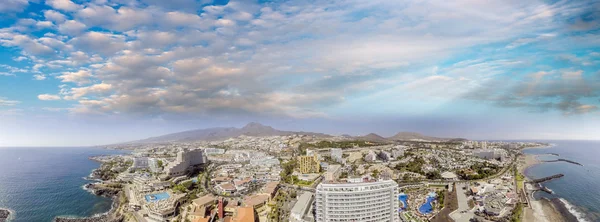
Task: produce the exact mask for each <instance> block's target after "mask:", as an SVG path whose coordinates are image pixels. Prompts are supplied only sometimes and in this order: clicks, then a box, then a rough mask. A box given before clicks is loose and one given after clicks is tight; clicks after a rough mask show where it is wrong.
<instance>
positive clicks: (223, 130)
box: [129, 122, 461, 144]
mask: <svg viewBox="0 0 600 222" xmlns="http://www.w3.org/2000/svg"><path fill="white" fill-rule="evenodd" d="M294 134H302V135H308V136H315V137H322V138H327V137H333V136H331V135H327V134H324V133H314V132H301V131H283V130H278V129H274V128H273V127H270V126H265V125H262V124H260V123H255V122H251V123H248V124H246V125H245V126H244V127H242V128H235V127H215V128H207V129H197V130H190V131H184V132H178V133H172V134H167V135H162V136H156V137H150V138H147V139H143V140H138V141H132V142H129V143H130V144H135V143H164V142H193V141H217V140H224V139H229V138H234V137H238V136H242V135H244V136H256V137H260V136H285V135H294ZM342 136H343V137H345V138H348V139H355V140H365V141H370V142H377V143H387V142H392V141H407V140H425V141H449V140H461V139H460V138H438V137H431V136H425V135H421V134H419V133H414V132H400V133H397V134H396V135H394V136H392V137H388V138H386V137H382V136H380V135H377V134H375V133H370V134H367V135H364V136H354V137H353V136H350V135H347V134H344V135H342Z"/></svg>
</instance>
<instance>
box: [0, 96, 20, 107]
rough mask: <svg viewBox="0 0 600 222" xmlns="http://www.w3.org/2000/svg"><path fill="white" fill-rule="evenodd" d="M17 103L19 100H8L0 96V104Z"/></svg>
mask: <svg viewBox="0 0 600 222" xmlns="http://www.w3.org/2000/svg"><path fill="white" fill-rule="evenodd" d="M19 103H21V102H19V101H16V100H8V99H6V98H4V97H0V106H14V105H17V104H19Z"/></svg>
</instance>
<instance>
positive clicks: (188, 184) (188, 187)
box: [173, 180, 196, 193]
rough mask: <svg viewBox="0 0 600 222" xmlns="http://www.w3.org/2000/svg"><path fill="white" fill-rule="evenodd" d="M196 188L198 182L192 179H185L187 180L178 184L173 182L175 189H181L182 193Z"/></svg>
mask: <svg viewBox="0 0 600 222" xmlns="http://www.w3.org/2000/svg"><path fill="white" fill-rule="evenodd" d="M195 188H196V184H195V183H194V182H192V181H191V180H189V181H185V182H183V183H180V184H177V185H175V184H173V190H175V191H179V192H181V193H186V192H188V191H191V190H194V189H195Z"/></svg>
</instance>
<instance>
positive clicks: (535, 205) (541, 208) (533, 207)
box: [519, 146, 567, 222]
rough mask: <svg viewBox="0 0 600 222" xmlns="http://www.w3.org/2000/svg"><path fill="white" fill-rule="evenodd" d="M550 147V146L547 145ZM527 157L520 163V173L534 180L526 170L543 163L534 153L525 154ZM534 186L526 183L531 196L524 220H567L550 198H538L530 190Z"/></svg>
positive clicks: (557, 221)
mask: <svg viewBox="0 0 600 222" xmlns="http://www.w3.org/2000/svg"><path fill="white" fill-rule="evenodd" d="M546 147H548V146H546ZM546 147H535V148H531V149H541V148H546ZM524 156H525V158H524V161H523V162H522V163H523V164H519V173H521V174H522V175H523V176H524V177H525V178H526V180H532V179H533V178H530V177H528V176H527V175H526V174H525V171H526V170H527V169H528V168H530V167H532V166H535V165H538V164H541V163H542V161H540V160H539V159H538V158H537V155H533V154H524ZM531 188H533V186H532V185H531V184H527V183H526V184H525V190H526V192H527V196H528V198H529V203H530V206H529V207H525V208H524V214H523V221H527V222H528V221H540V222H561V221H567V220H566V219H567V218H566V217H564V216H563V214H561V212H559V211H557V210H556V208H555V207H554V206H553V204H552V202H551V201H550V200H548V199H539V200H536V199H534V197H533V192H530V190H531Z"/></svg>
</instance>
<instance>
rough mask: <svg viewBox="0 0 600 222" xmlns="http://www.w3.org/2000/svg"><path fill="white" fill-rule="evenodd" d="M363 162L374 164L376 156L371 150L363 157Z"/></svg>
mask: <svg viewBox="0 0 600 222" xmlns="http://www.w3.org/2000/svg"><path fill="white" fill-rule="evenodd" d="M364 160H365V162H375V160H377V155H376V154H375V152H373V151H372V150H369V153H367V155H365V158H364Z"/></svg>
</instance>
